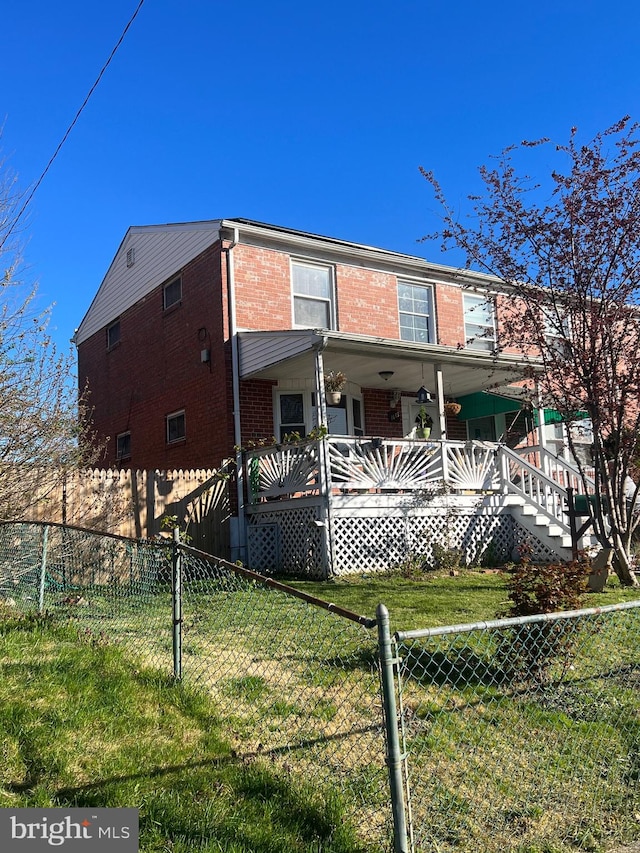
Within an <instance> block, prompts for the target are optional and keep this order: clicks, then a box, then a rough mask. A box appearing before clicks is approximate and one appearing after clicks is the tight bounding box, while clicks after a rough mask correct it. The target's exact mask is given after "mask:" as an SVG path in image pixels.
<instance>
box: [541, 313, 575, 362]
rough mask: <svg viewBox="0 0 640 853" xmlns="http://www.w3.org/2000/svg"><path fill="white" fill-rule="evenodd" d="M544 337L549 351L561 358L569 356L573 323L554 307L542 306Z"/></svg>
mask: <svg viewBox="0 0 640 853" xmlns="http://www.w3.org/2000/svg"><path fill="white" fill-rule="evenodd" d="M542 322H543V323H544V339H545V342H546V345H547V352H548V353H549V354H555V355H556V356H558V357H559V358H562V359H564V358H568V357H569V356H570V354H571V346H570V342H571V325H570V320H569V317H568V316H566V315H564V314H560V313H559V312H558V311H556V310H554V309H553V308H552V307H544V306H543V307H542Z"/></svg>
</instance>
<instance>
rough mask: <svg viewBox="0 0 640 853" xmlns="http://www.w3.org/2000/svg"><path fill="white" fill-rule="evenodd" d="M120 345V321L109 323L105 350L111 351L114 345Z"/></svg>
mask: <svg viewBox="0 0 640 853" xmlns="http://www.w3.org/2000/svg"><path fill="white" fill-rule="evenodd" d="M119 343H120V320H116V321H115V323H111V325H110V326H107V349H111V347H114V346H115V345H116V344H119Z"/></svg>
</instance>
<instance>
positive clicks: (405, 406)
mask: <svg viewBox="0 0 640 853" xmlns="http://www.w3.org/2000/svg"><path fill="white" fill-rule="evenodd" d="M425 409H426V410H427V413H428V414H430V415H431V420H432V421H433V426H432V427H431V438H434V439H435V438H440V418H439V417H438V407H437V406H436V404H435V403H427V404H426V406H425ZM419 411H420V404H419V403H416V402H415V401H413V400H408V399H407V398H406V397H403V399H402V434H403V435H404V436H409V435H410V433H411V431H412V430H413V428H414V427H415V426H416V417H417V416H418V412H419Z"/></svg>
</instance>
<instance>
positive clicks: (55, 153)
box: [0, 0, 144, 249]
mask: <svg viewBox="0 0 640 853" xmlns="http://www.w3.org/2000/svg"><path fill="white" fill-rule="evenodd" d="M143 3H144V0H140V2H139V3H138V7H137V9H136V10H135V12H134V13H133V15H132V16H131V18H130V19H129V22H128V23H127V26H126V27H125V28H124V30H123V31H122V35H121V36H120V38H119V39H118V41H117V43H116V45H115V47H114V48H113V50H112V51H111V53H110V54H109V58H108V59H107V61H106V62H105V64H104V65H103V66H102V69H101V70H100V73H99V74H98V76H97V77H96V81H95V83H94V84H93V86H92V87H91V88H90V89H89V92H88V94H87V96H86V98H85V99H84V101H83V102H82V105H81V106H80V109H79V110H78V112H77V113H76V114H75V116H74V119H73V121H72V122H71V124H70V125H69V127H68V128H67V130H66V133H65V134H64V136H63V137H62V139H61V140H60V142H59V143H58V147H57V148H56V150H55V151H54V152H53V154H52V155H51V159H50V160H49V162H48V163H47V165H46V166H45V169H44V171H43V172H42V174H41V175H40V177H39V178H38V180H37V181H36V182H35V184H34V185H33V188H32V190H31V192H30V193H29V195H28V196H27V198H26V201H25V202H24V204H23V205H22V207H21V208H20V210H19V211H18V213H17V214H16V217H15V219H14V220H13V222H12V223H11V226H10V227H9V230H8V231H7V232H6V234H5V235H4V237H3V238H2V242H0V249H2V247H3V246H4V244H5V243H6V241H7V240H8V238H9V237H10V235H11V234H12V232H13V231H14V229H15V227H16V225H17V224H18V222H19V221H20V219H21V218H22V215H23V213H24V212H25V210H26V209H27V207H28V206H29V203H30V201H31V199H32V198H33V197H34V195H35V193H36V190H37V189H38V187H39V186H40V184H41V183H42V181H43V180H44V177H45V175H46V174H47V172H48V171H49V169H50V168H51V166H52V165H53V161H54V160H55V159H56V157H57V156H58V154H59V153H60V149H61V148H62V146H63V145H64V143H65V142H66V141H67V137H68V136H69V134H70V133H71V131H72V130H73V128H74V126H75V124H76V122H77V121H78V119H79V118H80V115H81V113H82V111H83V110H84V108H85V107H86V106H87V104H88V103H89V98H90V97H91V95H93V93H94V91H95V89H96V88H97V86H98V83H99V82H100V80H101V79H102V75H103V74H104V72H105V71H106V70H107V68H108V67H109V65H110V64H111V60H112V59H113V57H114V56H115V55H116V52H117V50H118V48H119V47H120V45H121V44H122V42H123V41H124V37H125V36H126V34H127V32H128V30H129V27H130V26H131V25H132V24H133V22H134V21H135V19H136V17H137V15H138V12H139V11H140V9H141V8H142V4H143Z"/></svg>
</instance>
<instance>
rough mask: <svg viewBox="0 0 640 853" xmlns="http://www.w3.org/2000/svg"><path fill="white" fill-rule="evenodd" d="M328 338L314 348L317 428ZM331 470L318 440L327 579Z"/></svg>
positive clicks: (323, 416)
mask: <svg viewBox="0 0 640 853" xmlns="http://www.w3.org/2000/svg"><path fill="white" fill-rule="evenodd" d="M327 343H328V338H327V336H326V335H322V336H321V337H320V340H319V341H318V343H317V344H316V345H315V346H314V368H315V386H316V389H315V390H316V420H317V422H318V426H322V425H325V426H326V423H327V399H326V394H325V387H324V360H323V357H322V353H323V352H324V350H325V349H326V347H327ZM330 471H331V468H330V463H329V445H328V443H327V441H326V440H325V439H324V438H320V439H318V474H319V480H320V518H319V526H320V530H321V535H322V539H323V544H324V549H323V552H324V554H325V555H326V573H327V578H330V577H332V576H333V567H334V564H335V561H334V554H333V536H332V532H331V473H330Z"/></svg>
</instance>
